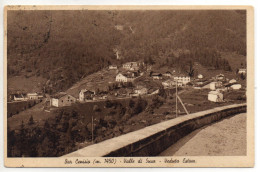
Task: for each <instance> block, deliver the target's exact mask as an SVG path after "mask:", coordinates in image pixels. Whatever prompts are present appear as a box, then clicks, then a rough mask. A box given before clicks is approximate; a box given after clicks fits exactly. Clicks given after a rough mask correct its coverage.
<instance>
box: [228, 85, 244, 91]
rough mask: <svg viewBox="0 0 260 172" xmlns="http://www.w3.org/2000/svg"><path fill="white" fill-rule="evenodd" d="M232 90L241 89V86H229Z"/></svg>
mask: <svg viewBox="0 0 260 172" xmlns="http://www.w3.org/2000/svg"><path fill="white" fill-rule="evenodd" d="M230 87H231V88H232V89H233V90H239V89H241V88H242V86H241V84H233V85H231V86H230Z"/></svg>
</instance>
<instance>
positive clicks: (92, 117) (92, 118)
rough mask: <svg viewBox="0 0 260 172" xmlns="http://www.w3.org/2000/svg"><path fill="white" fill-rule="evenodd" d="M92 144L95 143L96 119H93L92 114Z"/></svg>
mask: <svg viewBox="0 0 260 172" xmlns="http://www.w3.org/2000/svg"><path fill="white" fill-rule="evenodd" d="M91 128H92V144H93V143H94V119H93V113H92V126H91Z"/></svg>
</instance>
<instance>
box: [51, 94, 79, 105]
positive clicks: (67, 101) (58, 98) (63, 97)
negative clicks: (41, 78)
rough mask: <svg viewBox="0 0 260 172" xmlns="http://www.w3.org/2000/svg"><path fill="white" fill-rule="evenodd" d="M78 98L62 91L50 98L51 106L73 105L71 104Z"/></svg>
mask: <svg viewBox="0 0 260 172" xmlns="http://www.w3.org/2000/svg"><path fill="white" fill-rule="evenodd" d="M76 100H77V99H76V98H75V97H73V96H71V95H68V94H67V93H64V92H60V93H58V94H56V95H54V96H52V97H51V99H50V104H51V106H55V107H63V106H71V104H73V103H75V102H76Z"/></svg>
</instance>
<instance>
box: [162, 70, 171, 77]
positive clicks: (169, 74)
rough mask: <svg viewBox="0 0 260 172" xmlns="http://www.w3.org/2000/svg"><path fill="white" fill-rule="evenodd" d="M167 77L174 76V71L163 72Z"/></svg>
mask: <svg viewBox="0 0 260 172" xmlns="http://www.w3.org/2000/svg"><path fill="white" fill-rule="evenodd" d="M163 76H165V77H172V73H171V72H170V71H167V72H165V73H164V74H163Z"/></svg>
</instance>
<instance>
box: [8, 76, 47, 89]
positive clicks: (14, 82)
mask: <svg viewBox="0 0 260 172" xmlns="http://www.w3.org/2000/svg"><path fill="white" fill-rule="evenodd" d="M46 81H47V80H46V79H44V78H42V77H35V76H32V77H29V78H26V77H25V76H14V77H11V78H8V79H7V86H8V92H15V91H21V92H24V93H32V92H41V91H42V88H43V85H44V84H45V83H46Z"/></svg>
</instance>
